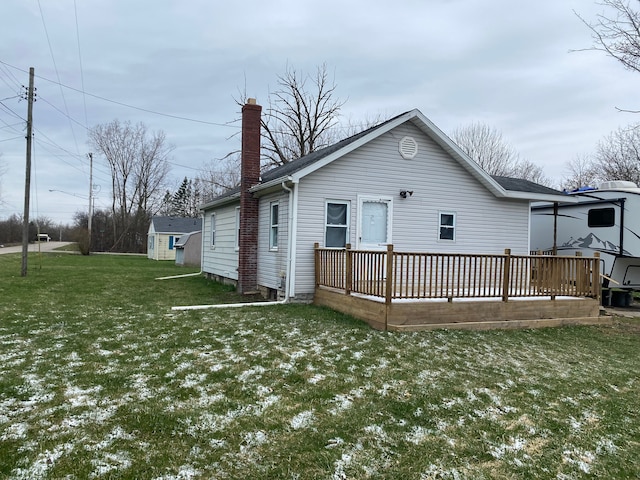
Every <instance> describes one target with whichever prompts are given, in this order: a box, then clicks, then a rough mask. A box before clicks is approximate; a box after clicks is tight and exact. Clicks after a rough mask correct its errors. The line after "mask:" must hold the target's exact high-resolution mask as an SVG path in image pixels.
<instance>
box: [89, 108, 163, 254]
mask: <svg viewBox="0 0 640 480" xmlns="http://www.w3.org/2000/svg"><path fill="white" fill-rule="evenodd" d="M89 143H90V144H91V146H92V147H93V148H94V149H95V150H96V151H98V152H99V153H100V154H101V155H103V156H104V158H105V159H106V161H107V164H108V165H109V169H110V171H111V193H112V197H111V209H112V213H113V229H114V238H115V239H116V241H115V244H114V246H113V249H114V250H125V251H143V250H144V247H145V245H146V241H145V237H146V229H147V228H148V221H149V218H150V217H151V216H152V215H153V214H154V213H155V211H156V210H157V209H158V208H159V207H160V204H161V201H162V192H163V189H164V184H165V181H166V178H167V175H168V173H169V163H168V157H169V154H170V153H171V151H172V147H169V146H167V145H166V143H165V134H164V132H162V131H159V132H152V133H151V134H149V133H148V132H147V127H146V126H145V125H144V124H142V123H138V124H136V125H132V124H131V123H130V122H124V123H121V122H119V121H118V120H114V121H112V122H111V123H108V124H102V125H97V126H96V127H94V128H92V129H91V130H90V131H89Z"/></svg>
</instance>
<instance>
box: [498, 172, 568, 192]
mask: <svg viewBox="0 0 640 480" xmlns="http://www.w3.org/2000/svg"><path fill="white" fill-rule="evenodd" d="M491 176H492V177H493V179H494V180H495V181H496V182H498V183H499V184H500V186H501V187H502V188H504V189H505V190H511V191H513V192H527V193H542V194H545V195H562V194H563V192H561V191H560V190H555V189H553V188H549V187H545V186H544V185H540V184H538V183H534V182H530V181H529V180H523V179H522V178H511V177H502V176H500V175H491Z"/></svg>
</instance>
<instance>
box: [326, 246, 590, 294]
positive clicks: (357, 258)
mask: <svg viewBox="0 0 640 480" xmlns="http://www.w3.org/2000/svg"><path fill="white" fill-rule="evenodd" d="M596 255H597V254H596ZM599 266H600V263H599V259H598V258H597V256H596V257H595V258H586V257H581V256H575V257H558V256H546V255H511V252H510V250H505V253H504V254H503V255H472V254H463V253H457V254H456V253H415V252H414V253H410V252H395V251H394V250H393V245H388V246H387V250H386V251H369V250H367V251H364V250H352V249H351V248H350V246H349V245H347V248H344V249H327V248H320V247H319V245H318V244H316V245H315V274H316V285H317V286H326V287H332V288H338V289H341V290H344V291H345V292H346V293H347V294H351V293H359V294H363V295H371V296H375V297H382V298H384V299H385V301H386V302H387V303H389V302H391V301H392V300H393V299H425V298H447V299H449V301H451V300H452V299H453V298H479V297H480V298H483V297H494V298H501V299H502V300H503V301H507V300H508V299H509V298H510V297H540V296H550V297H551V298H555V297H556V296H574V297H594V298H598V299H599V298H600V282H599V277H600V272H599Z"/></svg>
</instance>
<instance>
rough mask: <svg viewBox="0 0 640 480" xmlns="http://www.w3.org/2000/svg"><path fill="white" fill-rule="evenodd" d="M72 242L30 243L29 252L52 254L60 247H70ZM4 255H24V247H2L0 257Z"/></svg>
mask: <svg viewBox="0 0 640 480" xmlns="http://www.w3.org/2000/svg"><path fill="white" fill-rule="evenodd" d="M70 243H72V242H40V243H30V244H29V251H30V252H51V251H53V250H55V249H56V248H59V247H64V246H65V245H69V244H70ZM3 253H22V245H16V246H13V247H1V248H0V255H2V254H3Z"/></svg>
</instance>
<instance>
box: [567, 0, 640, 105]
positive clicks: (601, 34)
mask: <svg viewBox="0 0 640 480" xmlns="http://www.w3.org/2000/svg"><path fill="white" fill-rule="evenodd" d="M596 3H597V4H598V5H602V6H603V7H605V8H606V9H607V10H606V13H605V12H603V13H601V14H598V15H597V16H596V19H595V21H592V22H589V21H587V20H585V19H584V18H583V17H582V16H580V15H579V14H578V13H576V15H577V16H578V18H579V19H580V20H581V21H582V22H583V23H584V24H585V25H586V26H587V27H588V28H589V30H591V36H592V38H593V46H592V47H591V48H590V49H589V50H599V51H602V52H605V53H606V54H607V55H609V56H611V57H613V58H614V59H616V60H617V61H618V62H620V63H621V64H622V65H623V66H624V67H625V68H626V69H628V70H631V71H635V72H640V11H638V10H637V6H638V5H640V2H636V1H631V0H602V1H600V2H596ZM632 5H635V6H636V8H634V7H632ZM636 113H640V112H636Z"/></svg>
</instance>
